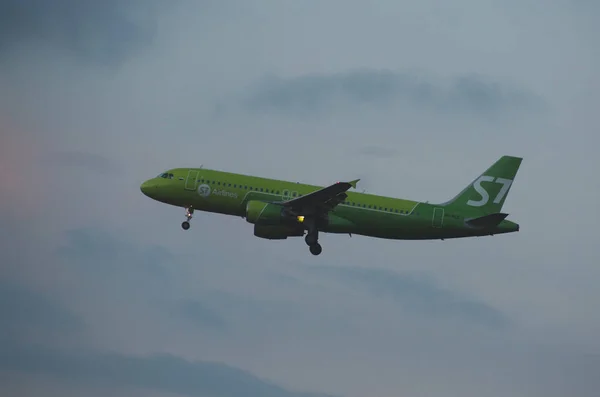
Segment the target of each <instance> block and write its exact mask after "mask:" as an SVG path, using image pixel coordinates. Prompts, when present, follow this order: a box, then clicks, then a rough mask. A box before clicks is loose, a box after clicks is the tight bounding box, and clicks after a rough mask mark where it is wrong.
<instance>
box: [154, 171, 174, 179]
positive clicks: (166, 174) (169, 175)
mask: <svg viewBox="0 0 600 397" xmlns="http://www.w3.org/2000/svg"><path fill="white" fill-rule="evenodd" d="M158 177H159V178H164V179H173V174H169V173H166V172H165V173H162V174H160V175H159V176H158Z"/></svg>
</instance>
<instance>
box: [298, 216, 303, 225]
mask: <svg viewBox="0 0 600 397" xmlns="http://www.w3.org/2000/svg"><path fill="white" fill-rule="evenodd" d="M297 219H298V222H300V223H302V222H304V217H303V216H302V215H300V216H298V217H297Z"/></svg>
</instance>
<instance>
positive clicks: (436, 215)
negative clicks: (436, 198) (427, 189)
mask: <svg viewBox="0 0 600 397" xmlns="http://www.w3.org/2000/svg"><path fill="white" fill-rule="evenodd" d="M443 223H444V209H443V208H434V209H433V219H432V220H431V225H432V226H433V227H437V228H441V227H442V224H443Z"/></svg>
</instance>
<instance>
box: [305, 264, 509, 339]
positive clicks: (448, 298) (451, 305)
mask: <svg viewBox="0 0 600 397" xmlns="http://www.w3.org/2000/svg"><path fill="white" fill-rule="evenodd" d="M309 269H310V270H311V272H314V273H316V274H319V275H325V276H329V277H333V278H335V279H337V280H339V281H341V282H344V283H348V285H349V286H352V287H354V286H359V287H361V288H363V290H364V291H365V292H367V293H369V294H371V295H373V296H375V297H381V298H390V299H393V300H394V301H396V302H398V303H399V304H400V305H401V306H402V307H404V308H406V309H407V310H409V311H410V312H412V313H416V314H417V315H426V316H430V317H432V318H444V317H447V316H455V317H458V318H460V319H462V320H467V321H469V322H470V323H473V324H482V325H485V326H487V327H492V328H496V329H497V328H504V327H506V326H507V325H509V324H510V320H509V318H508V317H507V316H506V315H505V314H504V313H502V311H500V310H498V309H496V308H494V307H492V306H490V305H488V304H486V303H483V302H480V301H477V300H475V299H472V298H468V297H465V296H463V294H461V293H458V292H453V291H449V290H446V289H444V288H441V287H439V286H438V285H436V283H435V282H434V281H433V280H432V279H431V277H427V276H416V275H412V274H398V273H396V272H393V271H390V270H386V269H375V268H365V267H356V266H354V267H350V266H345V267H335V266H311V267H310V268H309Z"/></svg>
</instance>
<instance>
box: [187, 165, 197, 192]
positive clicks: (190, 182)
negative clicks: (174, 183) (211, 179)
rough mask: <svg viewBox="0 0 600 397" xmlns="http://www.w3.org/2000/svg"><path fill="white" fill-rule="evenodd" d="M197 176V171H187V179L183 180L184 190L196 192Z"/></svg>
mask: <svg viewBox="0 0 600 397" xmlns="http://www.w3.org/2000/svg"><path fill="white" fill-rule="evenodd" d="M198 174H200V171H198V170H189V171H188V175H187V179H186V180H185V189H186V190H196V188H197V187H198Z"/></svg>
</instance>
